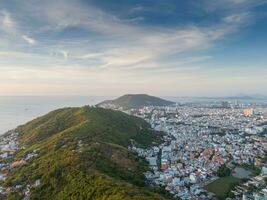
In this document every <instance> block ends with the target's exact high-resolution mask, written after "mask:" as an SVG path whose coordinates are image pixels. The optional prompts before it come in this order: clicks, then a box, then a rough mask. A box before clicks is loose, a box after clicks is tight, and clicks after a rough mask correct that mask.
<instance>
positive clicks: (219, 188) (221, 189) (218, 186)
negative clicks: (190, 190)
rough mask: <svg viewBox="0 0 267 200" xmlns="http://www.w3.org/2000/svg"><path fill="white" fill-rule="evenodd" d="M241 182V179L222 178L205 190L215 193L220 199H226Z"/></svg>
mask: <svg viewBox="0 0 267 200" xmlns="http://www.w3.org/2000/svg"><path fill="white" fill-rule="evenodd" d="M239 182H240V179H238V178H235V177H233V176H227V177H222V178H219V179H217V180H216V181H214V182H212V183H210V184H208V185H207V186H205V189H206V190H207V191H209V192H212V193H214V194H215V195H216V196H217V197H218V198H219V199H225V198H226V197H227V194H228V193H229V192H230V191H231V189H232V188H233V187H234V185H235V184H237V183H239Z"/></svg>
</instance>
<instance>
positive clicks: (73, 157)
mask: <svg viewBox="0 0 267 200" xmlns="http://www.w3.org/2000/svg"><path fill="white" fill-rule="evenodd" d="M17 132H18V133H19V141H20V144H21V149H20V150H19V151H18V152H17V153H16V156H15V157H14V159H13V160H14V161H15V160H21V159H25V158H26V157H27V155H29V154H31V153H33V152H35V153H36V154H37V155H36V157H34V158H31V159H29V160H27V162H26V164H24V165H23V166H20V167H18V168H15V169H11V170H10V174H9V177H8V179H7V180H6V181H5V183H4V186H5V187H12V188H13V190H12V192H11V193H10V194H9V195H8V199H22V198H23V196H24V193H25V191H26V190H27V187H28V188H29V187H30V199H49V200H53V199H59V200H62V199H75V200H76V199H86V200H87V199H92V200H151V199H152V200H153V199H155V200H157V199H158V200H161V199H162V200H164V199H170V198H167V197H166V195H165V196H163V194H160V193H158V192H156V190H155V189H153V190H152V189H151V188H148V187H147V186H146V184H145V177H144V175H143V173H144V172H145V171H146V170H148V166H147V163H146V162H145V161H144V160H143V159H140V158H138V157H137V156H136V155H135V154H134V153H132V152H130V151H128V149H127V147H128V145H129V144H130V142H131V141H132V140H134V141H135V142H136V144H137V145H138V146H140V147H144V148H145V147H149V146H151V145H153V144H154V143H155V144H156V143H159V142H161V140H162V133H159V132H155V131H153V130H152V129H151V128H150V126H149V124H147V123H146V122H145V121H144V120H142V119H139V118H136V117H133V116H129V115H127V114H124V113H122V112H118V111H112V110H107V109H102V108H94V107H88V106H86V107H82V108H65V109H60V110H56V111H53V112H51V113H49V114H47V115H45V116H43V117H40V118H37V119H35V120H33V121H31V122H29V123H27V124H25V125H23V126H20V127H18V128H17ZM38 181H40V185H39V184H38V185H35V184H36V182H38ZM27 185H28V186H27ZM15 188H16V189H15Z"/></svg>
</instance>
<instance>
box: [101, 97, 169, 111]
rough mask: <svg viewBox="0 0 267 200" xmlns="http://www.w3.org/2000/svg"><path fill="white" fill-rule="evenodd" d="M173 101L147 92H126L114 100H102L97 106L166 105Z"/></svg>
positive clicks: (136, 106)
mask: <svg viewBox="0 0 267 200" xmlns="http://www.w3.org/2000/svg"><path fill="white" fill-rule="evenodd" d="M172 104H174V102H171V101H167V100H164V99H161V98H158V97H154V96H149V95H147V94H126V95H124V96H121V97H119V98H117V99H114V100H107V101H104V102H102V103H100V104H98V105H97V106H99V107H105V108H120V107H121V108H123V109H131V108H140V107H144V106H168V105H172Z"/></svg>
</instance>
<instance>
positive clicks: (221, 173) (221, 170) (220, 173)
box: [217, 164, 231, 177]
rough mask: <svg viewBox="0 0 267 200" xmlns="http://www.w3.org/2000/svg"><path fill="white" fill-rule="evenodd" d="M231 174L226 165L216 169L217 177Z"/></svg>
mask: <svg viewBox="0 0 267 200" xmlns="http://www.w3.org/2000/svg"><path fill="white" fill-rule="evenodd" d="M230 175H231V170H230V169H229V168H228V167H226V165H225V164H224V165H222V166H221V167H220V168H219V170H218V171H217V176H219V177H226V176H230Z"/></svg>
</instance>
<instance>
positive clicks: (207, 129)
mask: <svg viewBox="0 0 267 200" xmlns="http://www.w3.org/2000/svg"><path fill="white" fill-rule="evenodd" d="M130 113H131V114H134V115H136V116H138V117H142V118H144V119H145V120H146V121H148V122H149V123H150V124H151V126H152V127H153V128H154V129H156V130H158V131H164V132H166V133H167V134H168V135H167V136H166V137H165V142H164V143H163V144H162V145H161V146H155V147H154V148H152V149H140V148H136V147H130V149H131V150H133V151H136V152H137V153H138V154H139V155H140V156H143V157H145V158H146V159H147V160H148V162H149V164H150V167H151V169H152V170H153V171H152V172H147V173H146V177H147V179H148V180H149V182H150V183H151V184H152V185H161V186H163V187H165V189H166V190H167V191H169V192H170V193H172V194H173V195H174V196H178V197H180V198H182V199H211V198H212V197H213V195H214V194H212V193H211V192H208V190H205V189H208V188H209V186H208V185H209V184H212V182H213V183H214V184H218V183H219V182H218V183H217V182H215V181H216V180H219V179H220V177H218V176H219V175H218V171H220V170H221V171H222V170H223V168H226V169H230V170H231V171H232V172H231V174H232V175H233V176H231V178H232V179H233V180H231V181H233V185H234V186H232V188H231V192H230V193H229V196H231V197H232V198H229V199H257V200H258V199H266V198H267V189H266V177H267V174H266V172H267V168H266V167H267V165H266V151H267V139H266V128H267V126H266V119H267V107H266V105H265V104H262V105H257V104H248V105H244V104H239V103H235V104H231V103H230V102H222V105H221V106H220V104H219V105H218V104H184V105H176V106H170V107H144V108H142V109H132V110H131V111H130ZM264 134H265V135H264ZM244 168H248V169H253V170H254V171H253V175H254V177H253V175H252V172H250V170H245V169H244ZM228 175H230V174H228ZM222 176H226V175H222ZM229 179H230V178H229ZM241 180H242V181H241ZM222 187H227V186H225V185H222Z"/></svg>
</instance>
